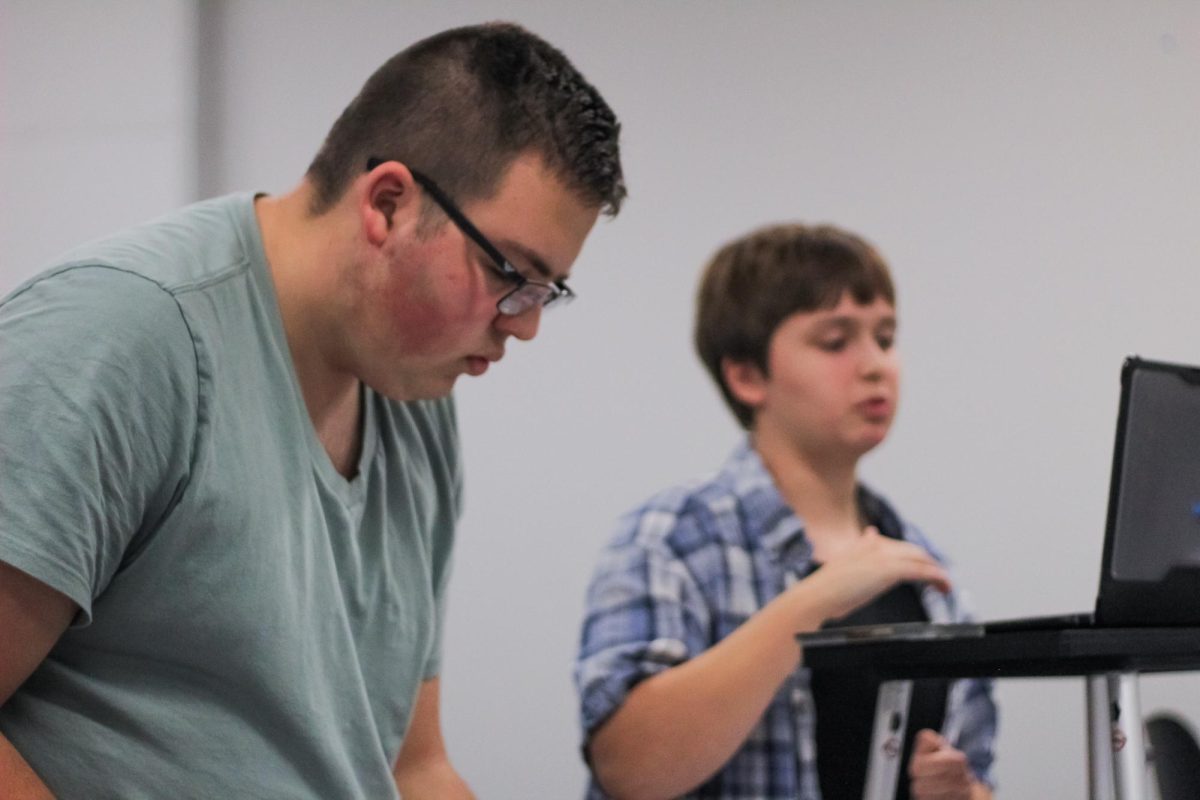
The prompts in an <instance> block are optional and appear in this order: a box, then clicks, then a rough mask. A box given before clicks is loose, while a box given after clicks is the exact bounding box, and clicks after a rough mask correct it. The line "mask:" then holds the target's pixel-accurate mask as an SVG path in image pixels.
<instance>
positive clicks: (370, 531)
mask: <svg viewBox="0 0 1200 800" xmlns="http://www.w3.org/2000/svg"><path fill="white" fill-rule="evenodd" d="M362 403H363V410H364V414H363V446H362V454H361V458H360V460H359V464H358V473H357V476H356V477H355V478H354V479H353V480H349V481H347V480H346V479H345V478H343V477H342V476H341V475H339V474H338V473H337V471H336V470H335V469H334V468H333V465H332V463H331V462H330V460H329V458H328V456H327V455H326V453H325V451H324V449H323V448H322V446H321V444H320V442H319V441H318V439H317V437H316V433H315V431H314V429H313V427H312V424H311V422H310V419H309V417H308V414H307V411H306V409H305V405H304V401H303V398H302V397H301V395H300V391H299V387H298V384H297V382H296V377H295V374H294V371H293V368H292V362H291V358H290V356H289V351H288V346H287V341H286V339H285V337H284V334H283V328H282V324H281V321H280V317H279V312H278V307H277V303H276V299H275V293H274V288H273V284H272V281H271V278H270V274H269V272H268V269H267V265H266V261H265V258H264V256H263V248H262V242H261V239H260V236H259V231H258V226H257V223H256V220H255V215H254V206H253V197H252V196H251V195H249V194H243V195H234V196H229V197H225V198H220V199H217V200H212V201H208V202H205V203H201V204H198V205H195V206H191V207H189V208H187V209H184V210H182V211H179V212H176V213H174V214H172V215H169V216H167V217H164V218H161V219H159V220H156V221H154V222H151V223H148V224H146V225H143V226H141V227H139V228H135V229H132V230H130V231H128V232H126V233H123V234H119V235H117V236H115V237H112V238H109V239H106V240H103V241H100V242H97V243H94V244H92V245H89V246H87V247H85V248H83V249H81V250H80V251H78V252H77V253H74V254H71V255H70V256H69V257H68V260H66V261H64V262H63V263H62V264H61V265H60V266H58V267H56V268H54V269H52V270H50V271H48V272H46V273H43V274H42V275H41V276H39V277H37V278H35V279H33V280H31V281H29V282H28V283H26V284H25V285H23V286H21V287H20V288H18V289H17V290H16V291H15V292H14V293H13V294H11V295H9V297H7V298H5V299H4V300H3V301H0V560H3V561H6V562H8V563H9V564H12V565H13V566H15V567H17V568H18V569H20V570H23V571H24V572H27V573H29V574H30V575H32V576H34V577H35V578H37V579H39V580H41V581H43V582H44V583H46V584H48V585H50V586H52V587H54V588H55V589H57V590H59V591H60V592H62V593H64V594H66V595H67V596H69V597H70V598H71V599H73V600H74V601H75V602H76V603H77V604H78V605H79V607H80V609H81V611H80V613H79V615H78V617H77V619H76V620H75V623H74V624H73V625H72V627H71V628H70V629H69V630H68V631H67V632H66V634H65V635H64V636H63V637H62V639H61V640H60V641H59V643H58V644H57V645H56V646H55V647H54V649H53V651H52V652H51V653H50V655H49V657H48V658H47V659H46V660H45V662H44V663H42V665H41V666H39V667H38V668H37V670H36V671H35V672H34V673H33V675H32V676H31V677H30V678H29V680H28V681H26V682H25V683H24V684H23V685H22V686H21V687H20V688H19V689H18V690H17V692H16V693H15V694H14V695H13V697H12V698H11V699H10V700H9V701H8V702H7V703H5V704H4V705H3V707H0V731H2V732H3V733H4V735H5V736H7V737H8V738H9V739H10V740H11V741H12V743H13V744H14V745H15V746H16V748H17V750H18V751H20V753H21V754H22V755H23V756H24V757H25V758H26V759H27V760H28V761H29V763H30V764H31V765H32V766H33V768H34V769H35V770H36V771H37V772H38V773H39V775H41V776H42V778H43V780H45V781H46V783H47V784H48V785H49V786H50V788H51V789H52V790H53V791H54V792H55V793H56V794H57V795H58V796H60V797H62V798H108V797H113V798H122V799H123V800H132V799H134V798H232V797H238V798H242V797H245V798H384V797H394V796H395V794H396V790H395V787H394V785H393V782H392V778H391V767H392V765H393V763H394V761H395V758H396V756H397V754H398V753H399V750H400V744H401V741H402V739H403V737H404V733H405V730H406V728H407V726H408V723H409V719H410V715H411V712H412V708H413V703H414V700H415V696H416V692H417V690H418V688H419V686H420V684H421V682H422V681H423V680H425V679H428V678H430V677H433V676H435V675H436V674H437V673H438V668H439V664H438V658H439V651H440V627H441V616H442V607H443V602H444V595H445V584H446V579H447V573H448V571H449V560H450V550H451V543H452V536H453V529H454V523H455V520H456V518H457V515H458V510H459V505H460V494H461V475H460V466H459V450H458V439H457V432H456V428H455V418H454V408H453V404H452V401H451V400H449V399H446V400H440V401H422V402H414V403H396V402H392V401H389V400H386V399H384V398H382V397H380V396H379V395H376V394H375V393H374V392H372V391H371V390H369V389H367V388H364V389H363V400H362ZM0 646H4V647H6V646H8V643H3V642H0Z"/></svg>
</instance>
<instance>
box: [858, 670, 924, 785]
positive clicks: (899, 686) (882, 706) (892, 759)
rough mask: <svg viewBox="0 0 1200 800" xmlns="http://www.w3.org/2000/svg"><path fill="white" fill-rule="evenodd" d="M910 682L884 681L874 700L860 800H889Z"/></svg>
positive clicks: (900, 753)
mask: <svg viewBox="0 0 1200 800" xmlns="http://www.w3.org/2000/svg"><path fill="white" fill-rule="evenodd" d="M911 698H912V681H911V680H901V681H884V682H883V683H881V684H880V685H879V695H878V699H877V700H876V701H875V725H874V727H873V728H872V731H871V755H870V758H869V759H868V761H867V784H866V787H865V788H864V790H863V800H892V798H894V797H895V796H896V780H897V778H898V777H899V775H900V771H901V767H902V766H903V765H902V764H901V763H900V759H901V757H903V755H904V730H905V727H906V726H907V725H908V705H909V701H910V699H911Z"/></svg>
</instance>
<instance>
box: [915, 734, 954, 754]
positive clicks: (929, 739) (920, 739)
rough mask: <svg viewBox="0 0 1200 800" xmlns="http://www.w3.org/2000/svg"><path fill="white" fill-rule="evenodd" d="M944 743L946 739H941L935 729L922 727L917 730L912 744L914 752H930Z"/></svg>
mask: <svg viewBox="0 0 1200 800" xmlns="http://www.w3.org/2000/svg"><path fill="white" fill-rule="evenodd" d="M945 745H946V740H945V739H943V738H942V737H941V736H940V735H939V734H938V732H937V731H934V730H931V729H929V728H923V729H921V730H919V731H917V741H916V743H915V744H914V745H913V752H914V753H932V752H934V751H937V750H940V749H942V747H944V746H945Z"/></svg>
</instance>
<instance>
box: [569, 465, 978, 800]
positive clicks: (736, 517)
mask: <svg viewBox="0 0 1200 800" xmlns="http://www.w3.org/2000/svg"><path fill="white" fill-rule="evenodd" d="M873 496H874V495H873ZM876 499H879V500H880V502H883V501H882V498H878V497H877V496H876ZM889 508H890V507H889ZM901 527H902V536H903V538H904V539H905V540H907V541H910V542H914V543H916V544H918V545H920V546H921V547H923V548H925V549H926V550H927V551H929V552H930V553H931V554H932V555H933V556H934V557H935V558H938V559H939V560H943V561H944V559H943V557H942V556H941V554H940V553H938V551H937V550H936V549H935V548H934V547H933V546H932V545H931V544H930V542H929V541H928V540H927V539H925V537H924V536H923V535H922V534H921V533H920V532H919V531H918V530H917V529H916V528H914V527H913V526H911V525H909V524H908V523H906V522H903V521H901ZM811 557H812V548H811V546H810V545H809V543H808V541H807V539H805V537H804V525H803V523H802V522H801V520H800V519H799V518H797V516H796V515H795V514H794V513H793V512H792V510H791V509H790V508H789V507H788V505H787V504H786V503H785V502H784V500H783V498H782V496H781V495H780V494H779V491H778V489H776V487H775V484H774V481H773V480H772V479H771V476H770V474H769V473H768V472H767V470H766V468H765V467H764V465H763V463H762V460H761V459H760V458H759V456H758V453H757V452H755V451H754V449H753V448H752V447H750V445H749V443H748V442H743V443H742V444H741V445H740V446H739V447H738V448H737V449H735V450H734V452H733V454H732V455H731V456H730V458H729V460H728V461H727V462H726V463H725V465H724V467H723V468H722V469H721V471H720V472H719V473H718V474H717V475H716V476H715V477H714V478H712V479H711V480H709V481H708V482H706V483H702V484H699V485H692V486H684V487H677V488H674V489H669V490H667V491H665V492H662V493H661V494H658V495H656V496H655V497H653V498H651V499H650V501H649V502H647V503H646V504H645V505H644V506H642V507H641V508H639V509H637V510H635V511H633V512H631V513H630V514H627V515H626V516H625V517H623V518H622V520H621V523H620V526H619V529H618V531H617V535H616V537H615V538H614V539H613V540H612V542H611V543H610V544H609V546H608V548H607V549H606V550H605V551H604V553H603V555H602V557H601V560H600V563H599V564H598V566H597V569H596V573H595V576H594V578H593V580H592V583H591V586H590V588H589V590H588V596H587V615H586V618H585V621H584V625H583V635H582V642H581V645H580V652H579V656H578V660H577V662H576V665H575V683H576V687H577V689H578V691H579V697H580V704H581V711H582V724H583V730H584V732H585V738H586V737H587V736H588V735H590V734H591V732H592V731H594V730H595V729H596V728H597V727H598V726H599V725H600V723H602V722H604V721H605V720H606V719H607V718H608V717H609V716H610V715H611V714H612V713H613V712H614V711H616V709H617V707H618V706H620V704H621V703H622V702H623V701H624V699H625V697H626V695H627V694H628V693H629V691H630V690H631V689H632V688H633V686H634V685H635V684H637V683H638V682H639V681H641V680H643V679H645V678H648V677H650V676H652V675H655V674H657V673H659V672H662V671H664V670H667V669H670V668H671V667H673V666H676V665H677V664H680V663H682V662H684V661H686V660H687V659H689V658H691V657H693V656H696V655H698V654H700V653H701V652H703V651H704V650H705V649H707V648H708V647H710V646H712V645H713V644H714V643H715V642H717V641H719V640H721V639H723V638H724V637H726V636H728V635H729V634H730V633H731V632H732V631H733V630H734V629H736V628H737V627H738V626H739V625H741V624H742V623H743V622H745V621H746V620H747V619H748V618H749V617H750V616H751V615H752V614H754V613H755V612H756V611H757V610H758V609H759V608H761V607H762V606H764V605H765V604H766V603H768V602H769V601H770V600H772V599H773V598H775V597H776V596H777V595H779V594H780V593H781V592H783V590H784V589H785V588H787V587H788V586H790V585H791V584H792V583H794V582H796V581H798V580H800V579H801V578H803V576H805V575H807V574H808V571H809V567H810V563H811ZM921 601H922V604H923V605H924V607H925V611H926V613H927V614H928V616H929V619H930V620H931V621H933V622H952V621H954V622H957V621H965V620H967V619H969V616H968V614H967V613H966V611H965V610H964V609H963V608H962V607H961V600H960V598H959V596H958V595H957V594H956V593H951V594H950V595H949V596H944V595H942V594H940V593H939V592H937V591H936V590H934V589H932V588H929V587H926V588H925V589H924V590H923V591H922V593H921ZM957 684H958V685H956V686H955V688H954V690H953V691H951V692H950V694H949V697H948V698H947V707H946V722H947V724H946V727H947V728H954V729H956V730H959V731H960V734H959V736H958V740H957V742H956V745H957V747H958V748H959V749H960V750H962V751H963V752H964V753H965V754H966V755H967V758H968V760H969V762H970V764H971V768H972V769H973V770H974V772H975V775H976V776H977V777H978V778H979V779H980V780H982V781H985V782H987V783H989V784H990V783H991V776H990V770H991V764H992V759H993V752H992V751H993V741H994V739H995V733H996V708H995V705H994V703H993V702H992V697H991V683H990V681H985V680H966V681H959V682H957ZM808 686H809V676H808V670H806V669H803V668H798V669H797V670H796V671H795V672H794V673H793V674H792V675H791V676H790V677H789V678H788V679H787V681H785V683H784V685H783V686H782V687H781V688H780V690H779V692H778V694H777V695H776V696H775V698H774V700H772V702H771V704H770V706H769V707H768V708H767V710H766V713H765V714H763V717H762V719H761V720H760V721H759V723H758V725H757V726H756V727H755V728H754V729H753V730H752V731H751V733H750V735H749V736H748V737H747V739H746V741H745V743H744V744H743V745H742V747H741V748H740V749H739V750H738V751H737V752H736V753H735V754H734V755H733V757H732V758H731V759H730V760H729V762H728V763H726V764H725V766H724V767H723V768H722V769H721V771H720V772H718V773H717V774H716V775H715V776H714V777H713V778H712V779H710V780H709V781H708V782H707V783H705V784H704V785H703V786H700V787H698V788H697V789H696V790H694V791H693V792H692V793H690V794H688V795H687V797H689V798H722V800H773V799H774V798H778V799H779V800H785V799H786V800H797V799H799V800H820V797H821V790H820V785H819V782H818V780H817V774H816V745H815V738H814V734H815V725H816V718H815V713H814V708H813V702H812V698H811V696H810V694H809V688H808ZM606 796H607V795H605V794H604V792H603V791H602V790H601V789H600V788H599V786H598V785H597V784H596V783H595V781H594V780H593V781H592V782H591V784H590V786H589V790H588V797H589V798H604V797H606Z"/></svg>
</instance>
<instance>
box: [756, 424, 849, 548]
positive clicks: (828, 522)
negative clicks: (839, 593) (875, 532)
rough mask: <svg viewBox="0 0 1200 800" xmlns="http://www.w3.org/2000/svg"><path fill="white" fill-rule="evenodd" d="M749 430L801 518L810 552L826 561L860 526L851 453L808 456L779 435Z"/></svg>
mask: <svg viewBox="0 0 1200 800" xmlns="http://www.w3.org/2000/svg"><path fill="white" fill-rule="evenodd" d="M760 433H761V432H756V433H755V434H754V435H753V444H754V449H755V450H756V451H757V452H758V454H759V456H760V457H761V458H762V460H763V464H764V465H765V466H766V468H767V471H768V472H770V473H771V477H772V478H774V480H775V485H776V487H778V489H779V493H780V494H781V495H783V499H784V500H785V501H787V504H788V505H789V506H790V507H791V508H792V510H793V511H795V512H796V514H797V516H799V517H800V518H801V519H802V520H804V528H805V535H806V536H807V537H808V539H809V540H810V541H811V542H812V544H813V547H814V551H815V554H816V557H817V559H818V560H819V561H826V560H828V559H829V557H831V556H833V555H835V554H836V553H837V552H839V551H840V550H842V549H843V548H844V547H847V546H849V545H850V544H852V543H853V542H854V540H856V539H857V537H858V536H859V534H861V532H862V528H863V521H862V520H861V519H860V516H859V510H858V502H857V494H856V493H857V488H858V475H857V463H858V462H857V459H853V460H850V461H833V460H829V459H818V458H814V457H812V456H811V455H809V454H806V453H805V452H803V451H802V450H801V449H799V448H798V447H796V446H795V445H794V444H793V443H791V442H788V441H786V440H784V439H782V438H778V437H770V436H763V435H760Z"/></svg>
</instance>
